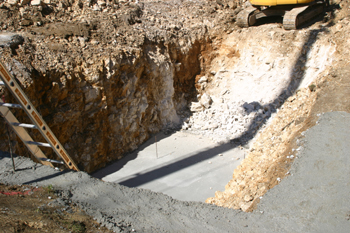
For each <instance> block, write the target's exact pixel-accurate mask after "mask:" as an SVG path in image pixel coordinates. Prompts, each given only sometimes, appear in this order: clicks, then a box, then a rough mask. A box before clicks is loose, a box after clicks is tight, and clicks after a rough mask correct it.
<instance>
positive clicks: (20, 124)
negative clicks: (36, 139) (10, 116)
mask: <svg viewBox="0 0 350 233" xmlns="http://www.w3.org/2000/svg"><path fill="white" fill-rule="evenodd" d="M11 125H13V126H18V127H23V128H29V129H37V128H38V127H36V125H32V124H25V123H17V122H11Z"/></svg>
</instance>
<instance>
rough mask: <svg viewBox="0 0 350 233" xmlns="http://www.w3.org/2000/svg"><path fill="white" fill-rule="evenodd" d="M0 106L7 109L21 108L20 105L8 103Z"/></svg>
mask: <svg viewBox="0 0 350 233" xmlns="http://www.w3.org/2000/svg"><path fill="white" fill-rule="evenodd" d="M0 106H4V107H9V108H22V105H20V104H10V103H0Z"/></svg>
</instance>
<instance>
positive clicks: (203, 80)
mask: <svg viewBox="0 0 350 233" xmlns="http://www.w3.org/2000/svg"><path fill="white" fill-rule="evenodd" d="M204 82H208V78H207V77H205V76H203V77H201V78H200V79H199V80H198V83H204Z"/></svg>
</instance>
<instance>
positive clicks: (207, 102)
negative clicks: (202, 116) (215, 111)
mask: <svg viewBox="0 0 350 233" xmlns="http://www.w3.org/2000/svg"><path fill="white" fill-rule="evenodd" d="M212 102H213V100H212V99H211V98H210V96H209V95H208V94H206V93H204V94H203V95H202V97H201V99H200V103H201V105H203V106H204V107H205V108H209V107H210V105H211V104H212Z"/></svg>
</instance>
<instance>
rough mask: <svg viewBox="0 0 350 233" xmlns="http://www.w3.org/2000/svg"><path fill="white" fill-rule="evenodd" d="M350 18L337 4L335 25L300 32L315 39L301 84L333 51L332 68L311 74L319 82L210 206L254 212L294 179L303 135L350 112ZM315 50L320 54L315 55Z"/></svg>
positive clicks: (332, 15)
mask: <svg viewBox="0 0 350 233" xmlns="http://www.w3.org/2000/svg"><path fill="white" fill-rule="evenodd" d="M348 13H349V3H348V2H346V1H339V2H338V1H334V2H332V5H331V8H330V9H329V12H328V16H327V17H329V18H328V20H329V21H327V22H323V23H316V24H314V25H312V26H310V27H309V28H307V29H304V30H301V31H300V32H301V33H302V32H304V33H307V34H308V38H309V39H308V40H306V41H305V43H304V45H303V47H301V51H300V56H299V57H298V58H297V59H296V64H298V63H302V66H301V67H300V68H301V69H299V72H300V71H301V72H302V75H301V78H302V79H305V77H307V75H308V72H309V71H310V68H311V67H310V62H308V60H309V61H310V60H312V59H313V58H314V57H315V56H317V54H320V53H322V48H325V47H327V46H330V45H331V46H332V47H333V48H334V52H332V53H327V54H325V55H322V56H323V58H326V57H328V58H329V60H328V61H327V64H326V66H327V68H326V69H325V70H324V71H323V72H321V73H320V72H318V71H319V70H320V68H321V66H322V62H320V61H319V62H316V63H315V64H316V67H317V70H313V71H312V72H311V76H312V79H311V80H313V81H312V82H311V83H308V84H307V85H308V86H306V87H304V88H301V87H300V86H299V87H298V89H297V91H296V93H295V94H293V95H291V96H290V97H289V98H288V99H286V100H285V101H283V104H282V105H281V107H280V108H279V109H278V111H277V113H276V115H275V117H274V119H273V120H272V121H271V122H269V123H268V125H267V127H266V128H264V129H263V130H261V132H260V133H259V135H258V136H257V137H256V139H255V142H254V144H253V145H252V147H251V148H250V151H249V153H248V155H247V156H246V159H245V160H244V161H243V162H242V164H241V165H240V166H239V167H238V168H237V169H235V171H234V174H233V179H232V180H231V181H229V183H228V184H227V185H226V187H225V191H223V192H221V191H218V192H216V194H215V197H213V198H209V199H207V201H206V202H207V203H212V204H216V205H219V206H224V207H229V208H235V209H242V210H244V211H252V210H254V208H256V206H257V203H259V201H260V199H261V198H262V196H263V195H264V194H265V193H266V192H267V191H268V190H269V189H271V188H273V187H274V186H276V185H277V184H279V183H280V182H281V180H282V179H283V178H285V177H286V176H289V175H290V173H289V169H290V166H291V164H292V162H293V161H294V159H295V158H296V154H297V153H298V152H299V150H300V149H301V148H302V147H300V144H299V142H300V139H301V138H302V137H303V135H304V133H302V132H304V131H305V130H307V129H308V128H310V127H312V126H314V125H315V124H316V123H317V119H318V117H319V116H320V114H322V113H325V112H331V111H346V112H349V111H350V106H349V103H348V101H347V100H346V96H347V95H348V94H349V88H348V86H349V85H348V82H349V76H348V70H349V68H348V66H349V60H348V59H347V57H348V56H349V52H348V49H347V48H348V46H349V42H348V40H347V39H346V35H347V34H348V33H349V32H350V27H349V26H348V22H349V14H348ZM327 17H326V18H325V20H326V19H327ZM258 32H259V31H257V32H256V33H258ZM273 33H276V31H274V32H273ZM312 38H313V39H312ZM310 39H311V40H310ZM310 42H311V43H310ZM318 43H320V44H319V48H317V44H318ZM315 47H316V48H317V49H316V53H313V52H312V50H313V49H314V48H315ZM312 54H314V56H312ZM311 63H312V62H311ZM311 70H312V69H311ZM293 71H294V70H293ZM296 71H297V72H298V70H296Z"/></svg>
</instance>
